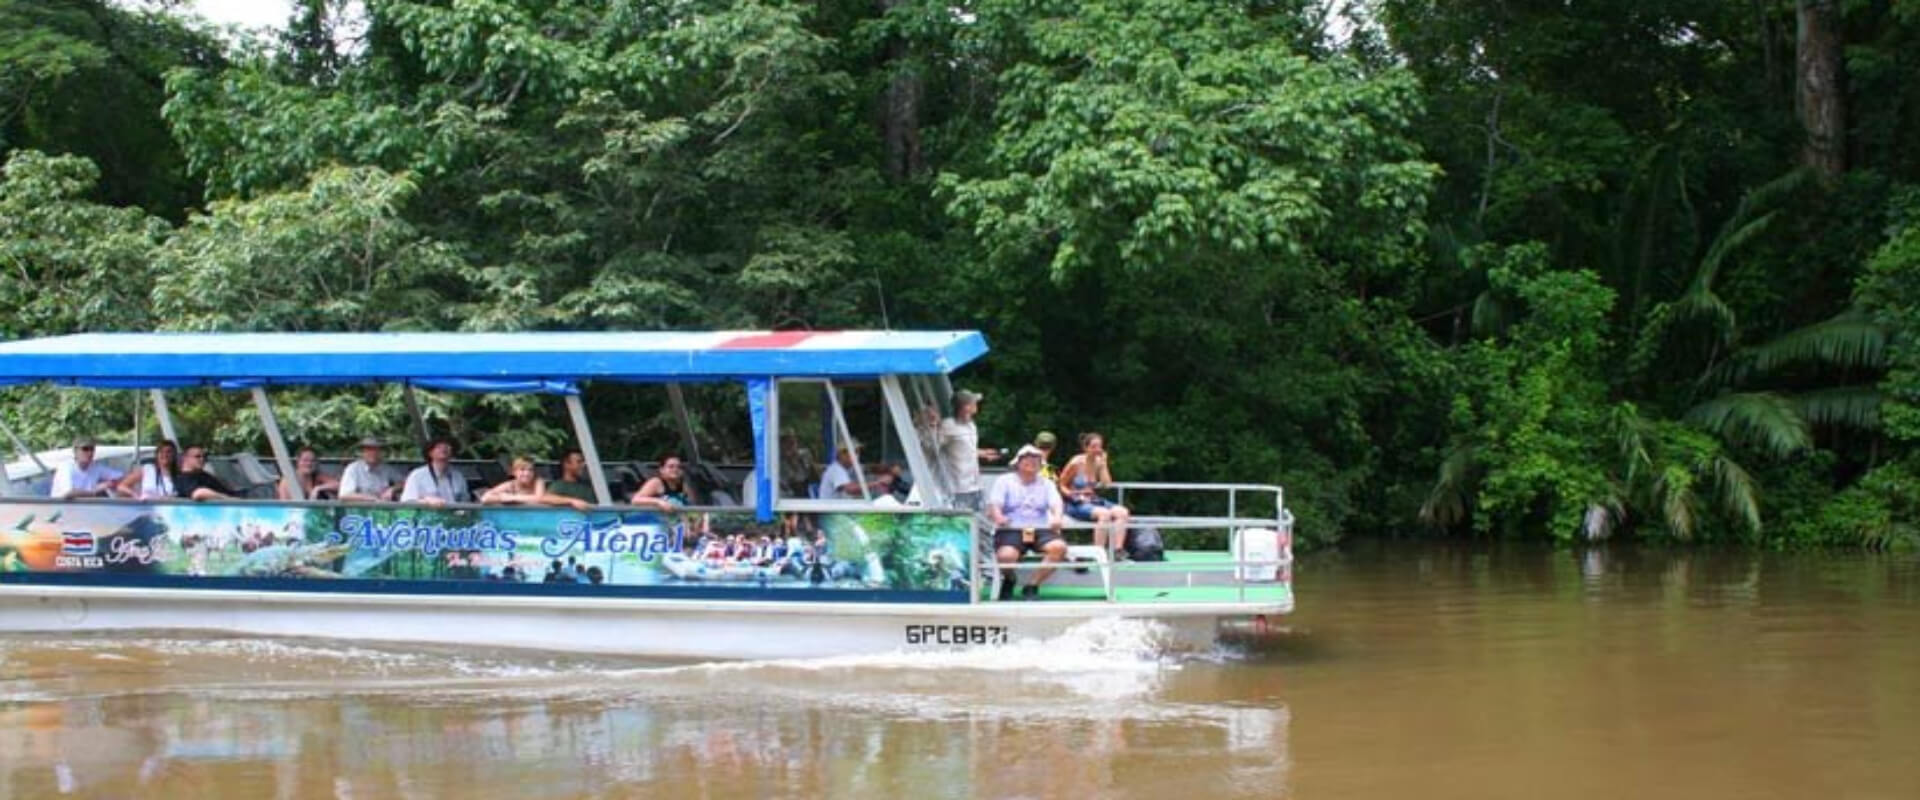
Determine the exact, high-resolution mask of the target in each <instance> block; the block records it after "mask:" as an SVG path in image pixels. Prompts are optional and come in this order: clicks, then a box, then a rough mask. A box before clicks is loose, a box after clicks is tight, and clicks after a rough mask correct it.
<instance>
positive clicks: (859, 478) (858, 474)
mask: <svg viewBox="0 0 1920 800" xmlns="http://www.w3.org/2000/svg"><path fill="white" fill-rule="evenodd" d="M821 383H823V384H825V385H826V387H827V402H828V403H829V404H831V405H832V406H833V408H832V411H833V427H834V429H835V430H836V431H838V435H839V437H840V441H841V442H842V443H843V444H842V445H841V446H843V447H845V448H847V449H848V450H851V451H853V479H854V481H856V482H858V483H859V484H860V499H862V500H872V499H873V494H872V493H871V492H868V491H867V475H866V473H865V472H864V471H863V470H861V468H860V448H858V447H855V446H854V444H855V442H854V441H853V431H851V430H848V429H847V417H846V415H845V414H842V413H840V390H839V389H836V388H834V386H833V381H821ZM832 455H833V457H834V458H835V459H838V458H839V457H840V454H839V453H834V454H832ZM820 499H822V500H825V499H827V498H824V497H822V498H820Z"/></svg>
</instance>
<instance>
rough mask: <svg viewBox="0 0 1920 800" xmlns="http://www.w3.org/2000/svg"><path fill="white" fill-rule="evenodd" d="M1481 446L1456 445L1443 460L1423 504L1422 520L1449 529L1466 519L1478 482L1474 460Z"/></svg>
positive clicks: (1421, 510)
mask: <svg viewBox="0 0 1920 800" xmlns="http://www.w3.org/2000/svg"><path fill="white" fill-rule="evenodd" d="M1476 455H1478V447H1477V446H1475V445H1474V444H1472V443H1471V442H1462V443H1460V444H1456V445H1454V446H1453V447H1452V448H1451V449H1449V450H1448V451H1447V455H1446V457H1445V458H1443V459H1441V461H1440V475H1439V477H1437V478H1436V479H1435V480H1434V482H1433V488H1432V489H1431V490H1429V491H1428V492H1427V499H1426V501H1425V502H1422V503H1421V504H1420V521H1421V522H1422V523H1425V524H1427V525H1430V526H1433V527H1436V528H1449V527H1452V526H1454V525H1458V524H1460V523H1462V522H1465V521H1466V519H1467V508H1468V506H1469V505H1470V501H1469V498H1471V497H1472V496H1473V490H1474V485H1475V484H1476V483H1478V482H1479V479H1480V475H1479V465H1478V464H1477V463H1476V462H1475V460H1474V459H1475V456H1476Z"/></svg>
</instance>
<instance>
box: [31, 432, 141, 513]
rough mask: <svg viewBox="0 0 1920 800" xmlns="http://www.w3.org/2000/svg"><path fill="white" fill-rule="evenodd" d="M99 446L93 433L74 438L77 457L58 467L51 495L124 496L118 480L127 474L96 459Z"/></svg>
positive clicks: (70, 497)
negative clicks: (94, 456) (92, 435)
mask: <svg viewBox="0 0 1920 800" xmlns="http://www.w3.org/2000/svg"><path fill="white" fill-rule="evenodd" d="M95 446H96V444H95V442H94V441H93V437H91V436H81V437H78V438H76V439H74V440H73V460H72V461H70V462H67V463H65V464H61V465H60V466H58V467H55V468H54V470H53V486H52V487H51V488H50V489H49V490H48V494H50V495H52V496H53V498H54V499H56V500H72V499H74V498H76V497H118V496H120V487H119V484H118V483H117V482H118V481H119V480H120V479H121V478H122V477H125V476H124V475H123V474H122V473H121V472H120V470H117V469H114V468H112V467H109V466H107V465H105V464H102V463H100V462H98V461H95V460H93V450H94V447H95Z"/></svg>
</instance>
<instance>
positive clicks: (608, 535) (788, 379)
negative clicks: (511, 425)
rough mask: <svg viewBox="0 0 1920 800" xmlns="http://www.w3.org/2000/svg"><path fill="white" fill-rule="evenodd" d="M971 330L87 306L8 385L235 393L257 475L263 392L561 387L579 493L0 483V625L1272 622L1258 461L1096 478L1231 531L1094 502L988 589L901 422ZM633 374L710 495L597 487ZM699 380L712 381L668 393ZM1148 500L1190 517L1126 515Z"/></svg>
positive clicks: (936, 408)
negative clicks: (174, 495) (307, 495)
mask: <svg viewBox="0 0 1920 800" xmlns="http://www.w3.org/2000/svg"><path fill="white" fill-rule="evenodd" d="M986 351H987V345H986V340H985V339H984V337H982V336H981V335H980V334H979V333H978V332H974V331H911V332H904V331H838V332H794V331H780V332H644V333H642V332H592V333H589V332H549V333H329V334H295V333H154V334H142V333H131V334H128V333H92V334H79V335H72V336H61V337H51V338H41V339H29V340H19V341H13V342H7V343H0V385H19V384H29V383H50V384H54V385H57V386H69V387H87V388H93V389H114V390H126V391H136V392H137V391H145V392H148V393H149V394H150V399H151V400H152V406H153V414H154V421H156V422H157V423H158V428H159V429H160V431H161V432H162V434H163V436H165V438H168V439H175V438H176V437H175V436H174V425H173V420H172V417H171V415H170V413H169V411H168V409H167V405H166V398H167V392H169V391H179V390H184V389H190V388H207V387H214V388H218V389H221V390H226V391H233V392H247V393H250V394H251V396H252V400H253V403H254V405H255V407H256V409H257V411H258V412H259V415H260V423H261V430H262V432H263V434H264V435H263V438H264V439H265V440H266V441H265V444H266V449H267V451H268V452H271V454H272V455H271V461H270V462H268V461H265V460H264V459H260V458H257V457H255V456H252V455H251V454H244V453H243V454H239V455H238V456H235V458H238V459H241V460H245V461H250V462H252V465H253V466H252V468H253V469H255V470H264V471H266V472H267V473H269V474H268V475H267V478H266V480H267V481H271V480H272V479H273V478H274V477H277V476H278V475H285V474H290V473H291V472H292V470H293V462H292V454H291V453H290V451H289V449H288V445H287V442H286V439H285V437H283V435H282V432H281V428H280V423H279V420H278V418H277V416H276V415H275V413H274V404H273V395H274V393H275V392H276V391H281V390H301V391H308V392H314V391H327V390H328V387H337V386H339V385H341V384H392V385H396V386H398V387H400V391H401V392H402V393H403V396H404V398H405V400H406V404H407V407H408V408H409V410H410V411H411V412H412V414H413V416H414V420H413V422H414V431H415V436H416V438H418V439H421V440H423V441H424V440H425V438H426V432H427V425H426V424H425V423H424V421H423V420H422V419H421V418H420V413H419V410H418V408H419V404H418V402H417V400H416V391H428V392H497V393H537V394H542V395H549V396H554V397H558V398H560V399H561V400H562V401H563V402H564V405H565V407H566V409H567V412H568V416H569V417H570V422H571V426H572V428H573V433H574V436H575V437H576V441H577V444H578V447H579V449H580V450H582V451H583V453H584V455H585V456H586V461H587V470H586V471H587V476H586V477H587V478H588V480H589V482H590V484H591V488H592V492H593V495H594V497H595V498H596V500H597V502H595V503H593V504H592V507H591V508H590V509H589V510H586V511H578V510H574V509H572V508H566V507H550V506H524V505H522V506H499V505H475V504H452V505H446V506H427V505H421V504H410V503H374V502H319V501H314V502H307V501H294V502H288V501H280V500H275V499H271V498H272V492H271V483H270V482H262V483H261V484H260V486H261V487H264V491H260V490H256V493H257V494H261V495H263V496H262V497H260V498H259V499H255V498H253V497H250V496H249V497H241V498H235V499H231V500H217V501H206V502H193V501H187V500H171V499H161V500H121V499H80V500H62V499H52V498H48V497H45V496H27V494H26V493H25V492H23V491H22V489H21V486H22V482H18V481H8V482H6V483H5V484H4V485H0V489H3V490H5V491H6V496H4V497H0V631H12V632H22V631H33V632H49V633H60V632H83V631H117V630H151V629H170V630H204V631H213V632H221V633H231V634H246V635H267V636H312V637H330V638H338V639H348V640H365V641H402V642H405V641H411V642H431V643H443V644H454V645H467V646H500V647H520V648H544V649H557V650H568V651H591V652H615V653H629V654H640V655H648V656H659V657H668V658H721V659H751V658H783V657H813V656H829V655H842V654H854V653H876V652H891V651H902V650H908V651H910V650H920V649H949V648H965V647H985V646H994V645H1000V644H1004V643H1009V642H1014V641H1018V640H1027V639H1037V638H1044V637H1050V636H1055V635H1058V634H1060V633H1062V632H1064V631H1065V630H1067V629H1068V628H1071V627H1073V626H1075V625H1079V624H1082V623H1086V622H1089V621H1094V620H1104V619H1111V618H1128V619H1142V620H1151V621H1152V622H1153V625H1152V628H1153V629H1154V630H1157V631H1160V632H1162V635H1163V636H1164V637H1165V641H1166V643H1167V644H1168V645H1169V646H1173V647H1197V648H1205V647H1210V646H1212V645H1213V644H1214V643H1216V642H1217V641H1219V640H1221V639H1224V638H1237V637H1247V636H1258V635H1260V634H1263V633H1266V632H1267V631H1269V630H1271V629H1277V627H1278V625H1277V622H1278V619H1279V617H1280V616H1281V615H1284V614H1287V613H1289V612H1290V611H1291V610H1292V608H1293V595H1292V522H1293V519H1292V515H1291V514H1290V513H1289V512H1288V511H1287V509H1286V505H1285V498H1284V493H1283V492H1282V490H1281V489H1280V488H1279V487H1277V486H1269V485H1259V484H1232V483H1207V484H1175V483H1119V484H1116V485H1115V486H1114V487H1112V491H1113V492H1114V494H1115V496H1114V499H1116V500H1119V501H1120V502H1122V503H1125V504H1128V505H1130V506H1134V507H1135V508H1136V511H1137V512H1141V513H1138V514H1137V516H1136V518H1135V522H1134V524H1135V525H1136V526H1152V527H1154V528H1156V529H1158V530H1161V531H1171V530H1202V531H1207V530H1210V531H1217V532H1219V535H1218V537H1217V538H1218V540H1219V541H1227V542H1231V543H1232V545H1231V546H1229V547H1226V548H1223V549H1221V550H1219V551H1216V552H1195V551H1178V550H1176V551H1173V552H1169V553H1167V554H1166V560H1164V561H1143V562H1133V561H1126V560H1117V559H1115V558H1114V556H1115V554H1114V553H1111V552H1108V551H1107V550H1105V549H1102V548H1098V547H1094V546H1091V545H1090V544H1086V543H1085V541H1086V539H1087V537H1088V534H1089V531H1088V530H1087V528H1089V527H1090V526H1087V525H1073V526H1070V530H1069V534H1071V535H1070V540H1071V541H1073V542H1075V546H1074V547H1073V548H1072V552H1071V558H1072V564H1071V565H1070V566H1071V568H1070V569H1063V570H1060V571H1059V573H1058V574H1057V575H1056V576H1055V578H1054V579H1053V580H1052V581H1050V582H1048V583H1047V584H1045V586H1044V587H1043V588H1042V590H1041V591H1040V594H1039V596H1038V597H1037V598H1034V599H1030V600H1019V599H1016V600H1000V599H999V592H997V591H996V589H997V587H998V584H999V580H998V578H999V575H1000V574H1001V569H1002V565H999V564H996V563H994V562H993V560H992V555H991V553H990V552H989V548H987V547H986V546H984V545H985V543H986V542H989V541H991V536H992V531H991V528H990V526H989V525H988V523H987V522H986V521H985V518H984V517H976V515H975V514H974V513H972V512H970V511H967V510H961V509H957V508H956V507H955V503H954V501H953V496H954V490H953V482H952V476H950V475H947V474H945V468H944V467H943V466H942V461H941V459H940V458H939V454H938V452H937V450H936V449H935V445H934V443H932V442H930V441H927V440H926V438H927V437H925V436H923V434H924V433H925V430H923V429H922V428H921V427H920V426H921V425H922V424H924V421H925V420H927V419H928V418H930V417H934V418H937V417H939V416H941V415H944V414H947V413H949V412H950V411H951V409H950V408H949V404H950V403H951V402H952V395H953V389H952V384H951V382H950V380H951V378H950V376H951V375H952V374H953V373H954V372H955V371H956V370H959V369H961V368H963V367H965V366H966V365H968V364H969V363H971V362H973V361H975V360H976V359H979V358H980V357H981V356H983V355H984V354H985V353H986ZM636 384H652V385H657V386H663V387H664V388H665V389H666V390H667V397H668V399H669V400H670V401H671V404H670V408H671V409H672V412H673V417H674V418H675V419H676V420H677V422H678V426H679V428H680V435H681V441H680V442H678V444H679V445H680V448H681V450H682V456H683V458H684V460H685V461H686V462H687V463H688V464H690V465H694V467H695V469H694V470H693V473H694V474H695V475H698V476H703V477H704V479H705V481H706V483H707V485H706V486H704V487H703V488H704V489H705V490H706V491H707V493H708V495H709V496H710V497H711V498H712V499H711V501H710V504H707V505H699V506H693V507H686V508H677V509H675V510H674V511H672V512H659V511H654V510H648V509H640V508H635V507H632V506H628V505H625V500H626V499H627V498H626V497H624V496H619V495H618V494H616V492H615V490H616V488H619V487H616V486H615V485H613V484H612V483H610V476H612V475H614V474H616V471H620V470H623V469H624V468H625V465H626V464H627V463H628V462H623V461H621V460H618V459H614V460H610V461H603V460H602V458H601V456H600V454H599V452H598V448H597V447H596V446H595V440H594V437H593V432H592V429H591V428H590V426H589V423H588V418H587V414H586V407H587V406H586V404H585V403H584V402H583V395H584V393H588V392H623V391H624V392H632V391H643V390H645V389H644V388H638V387H636V386H635V385H636ZM696 395H697V396H698V397H700V398H704V399H706V400H711V401H713V402H710V403H706V404H704V405H702V404H690V403H688V402H687V400H688V398H689V397H690V396H696ZM134 405H135V406H136V407H139V406H142V405H144V401H143V402H140V403H135V404H134ZM722 415H726V416H733V415H738V417H739V418H738V419H730V420H728V419H723V418H722ZM696 418H699V419H703V420H718V421H719V422H717V423H716V425H724V424H731V425H733V426H735V429H737V430H740V431H750V434H743V437H745V438H750V439H751V457H752V460H751V463H750V464H744V463H743V464H740V465H736V466H731V467H728V466H725V465H723V464H720V463H719V462H721V461H724V459H723V458H715V459H712V460H711V461H712V462H714V463H712V464H709V462H708V461H703V460H702V458H701V456H700V452H699V451H700V448H699V444H700V442H699V441H698V440H697V437H696V436H695V429H696V428H695V425H694V424H693V420H694V419H696ZM850 422H851V423H854V424H850ZM138 427H139V426H138V424H137V422H136V429H137V428H138ZM856 428H857V429H858V432H859V434H860V437H859V438H856V437H855V436H854V433H855V431H856ZM75 433H88V432H85V431H76V432H75ZM862 439H864V440H865V443H864V444H860V443H858V442H860V441H861V440H862ZM799 442H811V443H813V444H815V445H818V447H819V450H818V452H820V453H823V454H827V457H828V458H830V457H831V454H832V452H833V451H834V450H836V449H837V447H839V446H851V447H853V448H857V449H856V457H855V458H854V459H853V471H854V472H855V474H856V476H857V477H858V482H859V483H860V484H861V486H862V487H863V488H862V493H863V497H860V498H819V497H812V496H807V494H802V493H800V492H799V491H798V490H797V489H796V488H794V487H796V486H798V485H803V484H802V483H801V482H798V481H794V480H791V479H792V478H793V477H794V476H793V475H785V476H783V475H782V471H783V470H788V471H794V470H798V469H802V468H803V467H802V466H801V465H802V464H804V463H805V462H806V461H807V456H808V454H809V453H810V452H812V451H811V450H810V449H809V448H808V447H807V446H806V445H802V444H799ZM148 444H149V445H150V444H152V443H151V442H149V443H148ZM183 444H185V443H183ZM15 445H16V447H17V448H19V449H21V450H24V449H25V447H26V445H25V443H23V442H19V441H18V440H15ZM134 446H135V447H139V444H138V443H135V444H134ZM394 449H396V450H398V449H401V448H397V447H396V448H394ZM739 449H740V450H741V454H742V456H744V454H745V446H744V445H742V446H740V448H739ZM129 452H143V451H129ZM488 455H493V454H488ZM878 462H889V463H893V464H898V465H900V467H901V468H902V469H901V472H902V474H903V475H905V476H911V479H912V481H913V484H914V488H913V491H912V492H911V493H910V494H907V495H906V498H905V500H904V501H902V500H900V499H897V498H895V497H893V496H891V495H887V496H881V497H872V496H871V495H869V494H868V493H869V492H870V491H871V490H870V489H868V488H867V487H868V486H869V483H870V482H869V481H868V480H867V478H866V475H865V466H866V464H868V463H878ZM463 463H466V464H467V466H472V465H473V464H474V463H478V464H480V465H481V466H488V463H487V462H463ZM263 464H264V465H266V466H262V465H263ZM494 471H495V472H496V473H497V470H494ZM619 474H625V475H631V474H632V470H631V469H625V471H621V472H619ZM393 477H395V478H396V479H397V478H399V477H400V476H399V475H397V474H396V475H394V476H393ZM549 477H551V476H549ZM809 477H811V476H809ZM736 479H737V480H738V481H739V483H738V484H737V485H736V484H734V483H733V481H735V480H736ZM476 480H477V478H476ZM721 484H724V485H721ZM483 488H484V487H481V486H478V485H476V486H475V487H474V489H475V491H476V493H477V492H478V491H479V490H481V489H483ZM628 490H630V489H628ZM628 490H623V491H622V492H621V494H624V491H628ZM809 494H810V493H809ZM736 498H737V499H736ZM1156 504H1157V505H1156ZM1206 504H1211V505H1210V506H1208V505H1206ZM1154 508H1164V509H1178V510H1181V511H1182V512H1183V515H1179V516H1174V515H1168V514H1153V513H1145V512H1148V511H1151V510H1153V509H1154ZM1202 508H1212V509H1213V510H1211V511H1195V509H1202ZM728 542H731V543H732V544H731V545H730V546H731V547H733V548H734V549H733V550H732V551H731V552H733V553H734V554H735V557H733V558H728V557H726V556H725V555H724V553H726V552H729V551H728V550H727V547H728V546H729V545H727V544H726V543H728ZM716 543H721V544H720V546H716ZM749 550H750V551H751V553H752V555H750V556H742V555H740V554H741V553H745V552H748V551H749ZM716 553H718V554H719V555H716ZM1040 568H1042V565H1041V564H1040V563H1039V562H1038V561H1034V560H1028V561H1023V562H1021V563H1019V564H1017V565H1014V567H1013V568H1012V569H1013V571H1014V572H1015V573H1016V574H1019V575H1022V576H1031V575H1032V574H1033V572H1034V571H1035V570H1038V569H1040ZM1022 580H1023V581H1024V580H1025V579H1024V578H1023V579H1022Z"/></svg>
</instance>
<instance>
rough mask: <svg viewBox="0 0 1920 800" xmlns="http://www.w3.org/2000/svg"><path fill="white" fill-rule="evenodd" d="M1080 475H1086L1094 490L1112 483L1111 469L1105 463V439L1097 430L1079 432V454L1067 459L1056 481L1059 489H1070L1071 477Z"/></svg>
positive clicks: (1071, 485)
mask: <svg viewBox="0 0 1920 800" xmlns="http://www.w3.org/2000/svg"><path fill="white" fill-rule="evenodd" d="M1081 475H1085V476H1087V480H1089V481H1092V482H1093V488H1094V489H1096V490H1097V489H1105V488H1107V487H1109V486H1112V485H1113V471H1112V470H1111V469H1108V465H1107V439H1106V437H1104V436H1101V435H1100V434H1099V433H1097V432H1087V433H1083V434H1080V454H1079V455H1076V456H1074V457H1073V458H1070V459H1067V465H1066V466H1065V467H1062V468H1060V478H1059V480H1058V481H1056V483H1058V484H1060V490H1061V491H1071V489H1072V487H1073V479H1074V478H1077V477H1080V476H1081Z"/></svg>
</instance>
